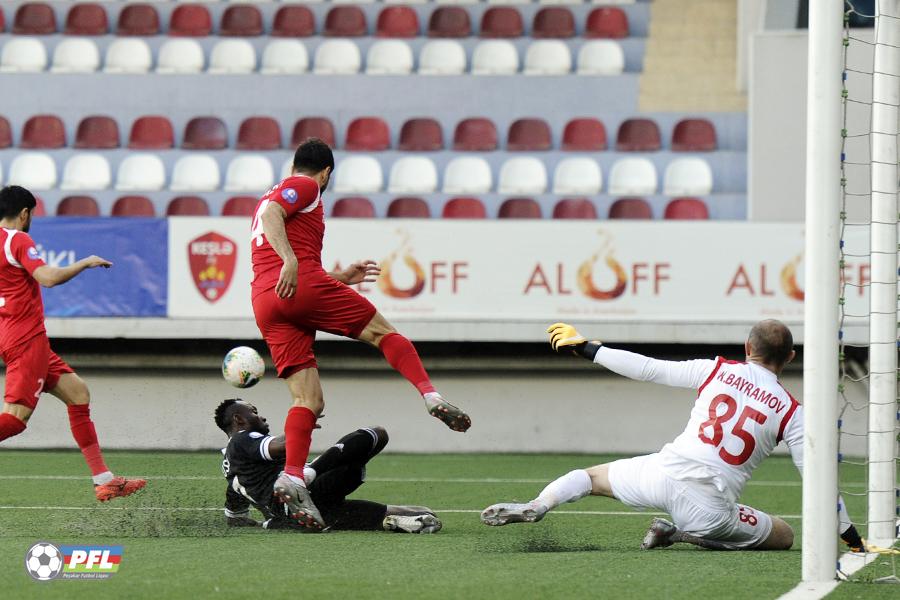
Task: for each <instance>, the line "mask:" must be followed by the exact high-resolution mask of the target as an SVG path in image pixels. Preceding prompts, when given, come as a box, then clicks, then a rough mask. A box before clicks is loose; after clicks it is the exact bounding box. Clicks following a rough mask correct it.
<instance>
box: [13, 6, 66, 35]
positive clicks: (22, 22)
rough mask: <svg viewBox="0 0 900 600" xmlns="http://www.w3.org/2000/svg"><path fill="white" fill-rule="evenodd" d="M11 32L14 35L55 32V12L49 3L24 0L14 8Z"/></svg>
mask: <svg viewBox="0 0 900 600" xmlns="http://www.w3.org/2000/svg"><path fill="white" fill-rule="evenodd" d="M12 32H13V33H14V34H15V35H49V34H51V33H56V14H55V13H54V12H53V8H52V7H51V6H50V5H49V4H45V3H43V2H25V3H23V4H20V5H19V8H18V9H16V16H15V17H14V19H13V26H12Z"/></svg>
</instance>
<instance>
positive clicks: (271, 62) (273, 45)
mask: <svg viewBox="0 0 900 600" xmlns="http://www.w3.org/2000/svg"><path fill="white" fill-rule="evenodd" d="M307 69H309V54H308V53H307V52H306V46H304V45H303V44H301V43H300V42H298V41H297V40H272V41H271V42H269V43H268V44H267V45H266V47H265V49H264V50H263V55H262V65H261V66H260V69H259V71H260V73H262V74H263V75H298V74H300V73H305V72H306V71H307Z"/></svg>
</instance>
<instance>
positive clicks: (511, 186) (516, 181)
mask: <svg viewBox="0 0 900 600" xmlns="http://www.w3.org/2000/svg"><path fill="white" fill-rule="evenodd" d="M497 191H498V192H499V193H501V194H543V193H544V192H546V191H547V169H546V168H545V167H544V161H542V160H541V159H539V158H535V157H533V156H517V157H515V158H510V159H508V160H507V161H506V162H505V163H503V166H502V167H500V177H499V181H498V183H497Z"/></svg>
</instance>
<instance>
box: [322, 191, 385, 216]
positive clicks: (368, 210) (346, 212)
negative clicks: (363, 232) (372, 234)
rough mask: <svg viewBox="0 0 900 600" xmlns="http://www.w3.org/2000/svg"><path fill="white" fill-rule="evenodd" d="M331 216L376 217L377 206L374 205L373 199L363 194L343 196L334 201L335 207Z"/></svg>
mask: <svg viewBox="0 0 900 600" xmlns="http://www.w3.org/2000/svg"><path fill="white" fill-rule="evenodd" d="M331 216H332V217H346V218H350V219H373V218H375V207H374V206H373V205H372V201H371V200H369V199H368V198H363V197H361V196H353V197H350V198H341V199H340V200H338V201H337V202H335V203H334V208H332V209H331Z"/></svg>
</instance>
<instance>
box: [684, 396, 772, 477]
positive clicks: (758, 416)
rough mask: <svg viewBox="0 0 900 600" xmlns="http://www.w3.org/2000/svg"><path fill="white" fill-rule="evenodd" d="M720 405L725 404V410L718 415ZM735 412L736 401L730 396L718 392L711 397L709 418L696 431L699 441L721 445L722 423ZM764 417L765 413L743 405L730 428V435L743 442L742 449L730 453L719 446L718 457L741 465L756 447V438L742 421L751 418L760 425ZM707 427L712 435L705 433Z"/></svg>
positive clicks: (730, 463)
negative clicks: (735, 452) (735, 421)
mask: <svg viewBox="0 0 900 600" xmlns="http://www.w3.org/2000/svg"><path fill="white" fill-rule="evenodd" d="M722 405H724V406H725V412H723V413H722V414H721V415H720V414H719V406H722ZM736 412H737V401H735V399H734V398H732V397H731V396H729V395H727V394H719V395H718V396H716V397H715V398H713V401H712V402H710V404H709V420H708V421H703V422H702V423H700V431H699V432H698V437H699V438H700V441H701V442H703V443H704V444H709V445H710V446H716V447H718V446H719V445H721V443H722V438H723V437H724V432H723V431H722V423H727V422H728V421H730V420H731V418H732V417H734V413H736ZM766 418H767V417H766V415H765V414H763V413H761V412H759V411H758V410H755V409H753V408H750V407H749V406H745V407H744V410H743V411H741V416H740V417H738V420H737V423H735V424H734V427H732V428H731V433H732V435H734V436H735V437H737V438H739V439H740V440H741V441H742V442H744V449H743V450H742V451H741V453H740V454H732V453H731V452H729V451H727V450H726V449H725V448H719V457H720V458H721V459H722V460H724V461H725V462H727V463H728V464H729V465H742V464H744V463H745V462H747V459H748V458H750V455H751V454H753V450H754V449H755V448H756V440H755V439H754V438H753V436H752V435H750V432H749V431H747V430H746V429H744V423H746V422H747V419H752V420H753V421H756V422H757V423H759V424H760V425H762V424H763V423H765V422H766ZM707 428H712V437H710V436H709V435H707V433H706V430H707Z"/></svg>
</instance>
